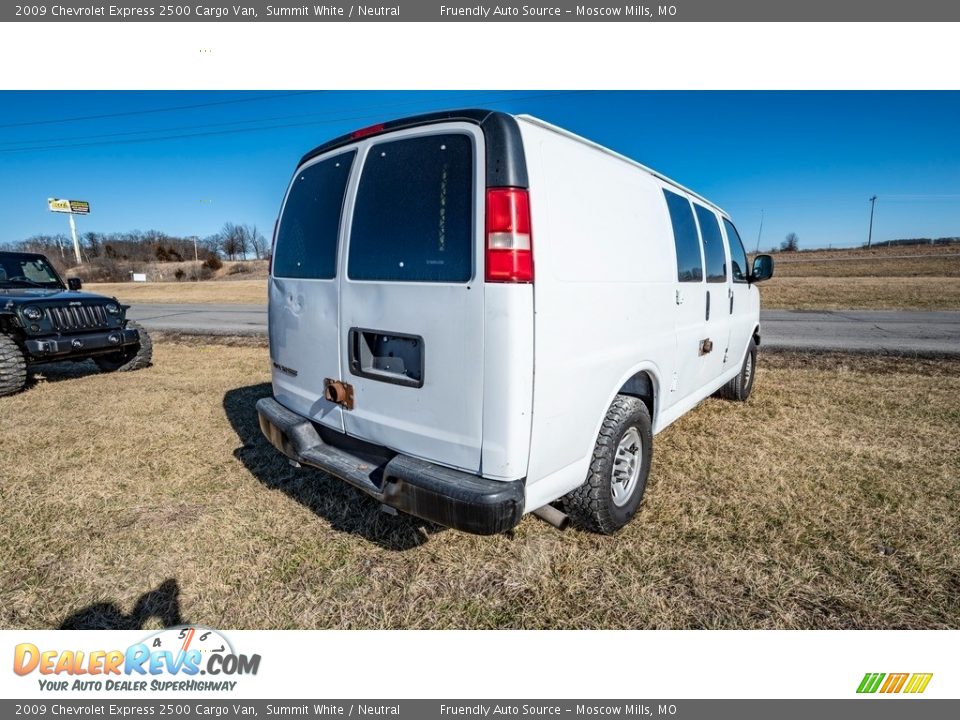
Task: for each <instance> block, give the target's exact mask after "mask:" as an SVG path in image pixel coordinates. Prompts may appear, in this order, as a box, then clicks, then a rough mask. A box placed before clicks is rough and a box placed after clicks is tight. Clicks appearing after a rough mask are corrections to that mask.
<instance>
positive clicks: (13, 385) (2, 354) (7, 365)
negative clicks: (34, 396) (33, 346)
mask: <svg viewBox="0 0 960 720" xmlns="http://www.w3.org/2000/svg"><path fill="white" fill-rule="evenodd" d="M26 385H27V359H26V358H25V357H24V356H23V353H22V352H21V351H20V346H19V345H17V343H15V342H14V340H13V338H12V337H10V336H9V335H4V334H3V333H0V397H3V396H4V395H13V394H15V393H18V392H20V391H21V390H23V388H24V387H26Z"/></svg>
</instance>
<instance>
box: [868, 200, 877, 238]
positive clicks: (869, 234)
mask: <svg viewBox="0 0 960 720" xmlns="http://www.w3.org/2000/svg"><path fill="white" fill-rule="evenodd" d="M876 204H877V196H876V195H874V196H873V197H872V198H870V231H869V232H868V233H867V247H868V248H869V247H870V243H872V242H873V208H874V207H876Z"/></svg>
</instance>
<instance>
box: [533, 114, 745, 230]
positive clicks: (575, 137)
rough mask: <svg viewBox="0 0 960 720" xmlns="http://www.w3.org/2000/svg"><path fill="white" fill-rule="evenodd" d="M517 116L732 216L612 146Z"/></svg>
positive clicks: (545, 123)
mask: <svg viewBox="0 0 960 720" xmlns="http://www.w3.org/2000/svg"><path fill="white" fill-rule="evenodd" d="M516 118H517V119H518V120H522V121H524V122H528V123H530V124H531V125H537V126H538V127H541V128H543V129H544V130H549V131H550V132H554V133H557V134H558V135H562V136H563V137H565V138H569V139H570V140H574V141H576V142H578V143H582V144H584V145H587V146H589V147H591V148H593V149H594V150H599V151H600V152H602V153H604V154H606V155H610V156H611V157H615V158H617V159H618V160H622V161H623V162H626V163H629V164H630V165H633V166H634V167H636V168H640V169H641V170H643V171H644V172H646V173H648V174H650V175H653V176H654V177H655V178H657V179H659V180H662V181H663V182H665V183H667V184H668V185H672V186H673V187H675V188H677V189H678V190H682V191H683V192H685V193H687V194H689V195H692V196H693V197H695V198H697V200H700V201H701V202H703V203H705V204H706V205H709V206H710V207H712V208H713V209H714V210H716V211H717V212H719V213H720V214H721V215H723V216H725V217H727V218H729V217H730V216H729V215H728V214H727V212H726V211H724V209H723V208H721V207H720V206H719V205H717V204H716V203H714V202H711V201H710V200H707V198H705V197H704V196H703V195H701V194H700V193H698V192H694V191H693V190H691V189H690V188H688V187H685V186H684V185H681V184H680V183H678V182H677V181H676V180H673V179H671V178H669V177H667V176H666V175H664V174H663V173H660V172H657V171H656V170H654V169H653V168H650V167H647V166H646V165H644V164H642V163H639V162H637V161H636V160H634V159H632V158H629V157H627V156H626V155H621V154H620V153H618V152H617V151H615V150H611V149H610V148H608V147H605V146H604V145H601V144H600V143H595V142H593V140H588V139H587V138H585V137H583V136H582V135H577V134H576V133H573V132H570V131H569V130H565V129H563V128H562V127H558V126H556V125H553V124H552V123H548V122H547V121H546V120H541V119H540V118H538V117H534V116H533V115H523V114H521V115H517V116H516Z"/></svg>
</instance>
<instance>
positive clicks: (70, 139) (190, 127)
mask: <svg viewBox="0 0 960 720" xmlns="http://www.w3.org/2000/svg"><path fill="white" fill-rule="evenodd" d="M500 95H502V93H500ZM494 97H495V98H496V97H497V96H494ZM483 98H484V96H481V98H480V99H479V100H478V99H476V98H473V99H471V100H470V101H469V102H471V103H472V102H490V103H492V102H505V101H506V100H507V99H510V98H501V99H499V100H497V99H494V100H487V99H483ZM428 102H429V101H428V100H426V99H423V100H413V101H408V102H402V103H380V104H377V105H366V106H363V107H358V108H354V110H356V111H366V110H385V109H389V108H399V107H410V106H415V105H421V104H424V103H428ZM337 112H341V111H339V110H328V111H323V112H311V113H296V114H294V115H275V116H273V117H263V118H249V119H247V120H230V121H221V122H215V123H204V124H200V125H180V126H177V127H168V128H152V129H150V130H129V131H125V132H109V133H99V134H97V135H74V136H71V137H61V138H52V139H51V138H42V139H35V140H8V141H6V142H0V146H2V145H5V146H12V145H31V144H36V143H44V142H51V141H55V142H62V143H67V142H71V143H72V142H74V141H77V140H98V139H103V138H113V137H129V136H130V135H147V134H153V133H166V132H180V131H183V130H203V129H206V128H226V127H228V126H231V125H246V124H249V123H258V122H272V121H275V120H292V119H295V118H306V117H322V116H327V115H332V114H336V113H337ZM4 149H7V148H3V147H0V151H2V150H4ZM10 149H16V148H10ZM24 149H25V150H32V149H34V148H29V147H27V148H24Z"/></svg>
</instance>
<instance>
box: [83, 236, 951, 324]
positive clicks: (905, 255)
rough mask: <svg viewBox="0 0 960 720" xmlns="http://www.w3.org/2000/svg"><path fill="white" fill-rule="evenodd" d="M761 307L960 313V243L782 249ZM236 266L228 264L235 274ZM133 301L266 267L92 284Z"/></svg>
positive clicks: (201, 290) (170, 296)
mask: <svg viewBox="0 0 960 720" xmlns="http://www.w3.org/2000/svg"><path fill="white" fill-rule="evenodd" d="M774 257H775V263H776V272H775V275H774V277H773V279H772V280H770V281H769V282H766V283H764V284H763V285H761V286H760V287H761V295H762V298H763V307H765V308H767V309H785V310H790V309H797V310H842V309H858V310H960V245H947V246H922V245H921V246H917V247H893V248H880V249H873V250H863V249H855V250H815V251H808V252H800V253H777V254H776V255H775V256H774ZM229 271H230V268H229V267H225V272H226V273H229ZM85 287H86V289H88V290H90V291H91V292H99V293H102V294H104V295H111V296H116V297H118V298H120V300H122V301H123V302H127V303H137V302H140V303H224V304H228V303H252V304H255V303H265V302H266V297H267V286H266V266H265V264H264V263H260V264H259V265H257V267H256V268H254V270H253V271H252V272H250V273H245V274H224V275H223V276H222V277H220V278H218V279H217V280H215V281H205V282H188V281H185V282H149V283H89V284H87V285H86V286H85Z"/></svg>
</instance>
